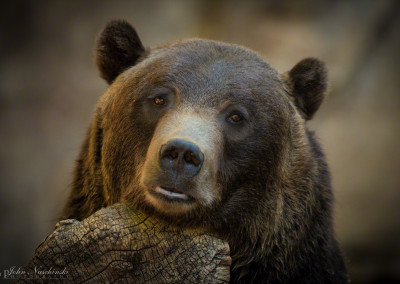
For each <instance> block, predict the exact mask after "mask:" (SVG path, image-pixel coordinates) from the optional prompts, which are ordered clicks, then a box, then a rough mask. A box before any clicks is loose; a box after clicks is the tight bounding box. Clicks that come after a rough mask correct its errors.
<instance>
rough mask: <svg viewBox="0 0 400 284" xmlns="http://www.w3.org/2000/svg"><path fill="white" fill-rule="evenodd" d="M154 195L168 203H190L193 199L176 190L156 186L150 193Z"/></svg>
mask: <svg viewBox="0 0 400 284" xmlns="http://www.w3.org/2000/svg"><path fill="white" fill-rule="evenodd" d="M150 193H152V194H153V195H155V196H156V197H158V198H161V199H163V200H166V201H181V202H182V201H183V202H190V201H192V199H193V198H192V197H191V196H189V195H187V194H185V193H183V192H182V191H179V190H177V189H176V188H170V187H162V186H156V187H155V188H154V189H152V190H151V191H150Z"/></svg>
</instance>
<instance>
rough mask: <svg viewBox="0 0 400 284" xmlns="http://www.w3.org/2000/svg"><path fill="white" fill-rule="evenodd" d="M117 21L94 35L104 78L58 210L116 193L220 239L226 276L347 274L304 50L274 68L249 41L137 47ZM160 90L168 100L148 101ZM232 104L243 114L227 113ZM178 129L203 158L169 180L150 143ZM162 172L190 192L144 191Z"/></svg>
mask: <svg viewBox="0 0 400 284" xmlns="http://www.w3.org/2000/svg"><path fill="white" fill-rule="evenodd" d="M126 25H127V23H125V22H119V21H114V22H111V23H110V24H109V25H107V27H106V29H105V31H104V32H103V33H102V34H101V36H100V40H99V41H98V51H99V52H98V60H97V62H98V65H99V70H100V72H101V75H102V77H103V78H105V79H106V80H107V81H108V82H110V83H111V85H110V87H109V89H108V90H107V92H106V93H105V94H104V95H103V97H102V98H101V100H100V102H99V104H98V107H97V110H96V113H95V118H94V120H93V122H92V124H91V126H90V128H89V131H88V134H87V137H86V139H85V143H84V146H83V148H82V152H81V155H80V158H79V160H78V163H77V168H76V172H75V178H74V183H73V188H72V191H71V195H70V197H69V200H68V201H67V204H66V206H65V209H64V213H63V216H62V218H75V219H83V218H85V217H87V216H89V215H91V214H92V213H93V212H95V211H96V210H98V209H100V208H102V207H105V206H108V205H111V204H113V203H116V202H121V201H124V202H128V203H130V204H133V205H134V206H136V208H137V209H139V210H143V211H145V212H146V213H147V214H149V215H157V216H158V217H159V218H161V219H163V220H165V221H167V222H170V223H172V224H175V225H176V226H181V227H185V228H196V227H197V228H199V227H200V228H203V229H206V230H207V231H208V232H209V233H213V234H216V235H218V236H219V237H221V238H224V239H226V240H227V241H228V242H229V244H230V247H231V254H232V259H233V264H232V273H231V281H232V282H234V283H239V282H243V283H249V282H254V283H259V282H265V283H274V282H288V283H289V282H296V283H343V282H346V279H347V274H346V269H345V266H344V263H343V259H342V256H341V252H340V250H339V247H338V244H337V242H336V239H335V234H334V230H333V222H332V202H333V197H332V191H331V185H330V176H329V171H328V168H327V164H326V162H325V158H324V155H323V153H322V151H321V149H320V146H319V145H318V143H317V142H316V140H315V138H314V136H313V134H312V133H310V131H308V130H307V127H306V125H305V120H308V119H311V117H312V116H313V115H314V113H315V112H316V110H317V109H318V107H319V105H320V104H321V102H322V100H323V97H324V94H325V91H326V84H327V83H326V69H325V67H324V65H323V63H322V62H320V61H319V60H317V59H305V60H303V61H301V62H299V63H298V64H297V65H296V66H295V67H294V68H293V69H292V70H291V71H289V72H288V73H286V74H283V75H280V74H278V73H277V72H276V71H275V70H274V69H273V68H272V67H270V66H269V65H268V64H267V63H266V62H265V61H264V60H262V59H261V58H260V57H259V56H258V55H257V54H255V53H254V52H252V51H250V50H248V49H246V48H243V47H239V46H235V45H229V44H224V43H220V42H214V41H206V40H186V41H180V42H176V43H171V44H167V45H163V46H159V47H156V48H153V49H148V50H146V51H144V48H143V45H142V44H141V43H140V40H139V39H138V37H137V34H136V32H132V30H133V28H128V27H127V26H126ZM126 30H128V32H126ZM133 31H134V30H133ZM116 42H117V43H118V48H115V43H116ZM121 42H122V43H123V44H121ZM125 49H126V50H125ZM109 58H111V59H112V61H110V60H109ZM115 58H117V59H118V60H116V59H115ZM121 58H122V59H121ZM116 62H119V65H118V64H117V63H116ZM110 70H111V71H110ZM123 70H125V71H123ZM117 75H118V76H117ZM157 95H162V96H163V97H164V98H165V99H166V101H167V102H168V103H167V104H166V105H164V106H163V107H158V106H155V105H154V104H153V100H152V98H153V97H154V96H157ZM238 112H239V113H240V114H241V115H242V116H243V120H242V121H241V122H240V123H238V124H235V123H231V122H229V117H230V116H231V115H232V113H238ZM176 137H178V138H180V139H185V140H187V141H189V142H191V143H195V144H197V146H198V147H199V149H200V151H202V153H204V156H205V158H204V163H203V165H202V168H201V171H200V172H199V174H197V175H196V176H194V177H192V178H185V177H181V176H179V175H178V177H177V178H176V180H174V183H171V178H170V176H169V175H168V174H167V172H165V171H163V170H161V169H160V166H159V164H158V162H157V161H158V155H159V154H158V152H159V150H158V149H161V146H162V145H164V144H165V143H166V142H167V141H168V140H170V139H172V138H176ZM160 184H161V185H165V184H173V186H174V187H176V188H178V189H180V190H181V191H184V192H186V194H188V195H189V196H191V197H192V198H193V199H194V202H187V203H179V202H169V201H168V202H167V201H165V200H164V199H159V198H158V197H157V196H156V195H151V194H150V193H149V192H150V191H149V190H150V189H151V188H153V187H154V186H156V185H160Z"/></svg>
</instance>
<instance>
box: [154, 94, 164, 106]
mask: <svg viewBox="0 0 400 284" xmlns="http://www.w3.org/2000/svg"><path fill="white" fill-rule="evenodd" d="M153 101H154V103H155V104H156V105H159V106H163V105H165V103H166V101H165V99H164V98H163V97H161V96H158V97H155V98H154V99H153Z"/></svg>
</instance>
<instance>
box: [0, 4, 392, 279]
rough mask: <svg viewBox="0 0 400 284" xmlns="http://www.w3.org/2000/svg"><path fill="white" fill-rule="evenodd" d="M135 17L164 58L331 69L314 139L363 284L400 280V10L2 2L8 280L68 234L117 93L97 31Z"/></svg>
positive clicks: (0, 162) (0, 104)
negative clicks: (60, 221) (75, 177)
mask: <svg viewBox="0 0 400 284" xmlns="http://www.w3.org/2000/svg"><path fill="white" fill-rule="evenodd" d="M113 18H124V19H126V20H128V21H129V22H131V23H132V24H133V25H134V26H135V27H136V29H137V31H138V33H139V35H140V37H141V39H142V41H143V43H144V44H145V45H146V46H151V45H155V44H159V43H164V42H166V41H172V40H177V39H181V38H186V37H203V38H210V39H217V40H221V41H226V42H231V43H237V44H241V45H245V46H248V47H250V48H252V49H254V50H255V51H257V52H258V53H259V54H261V55H262V56H263V57H264V58H265V59H266V60H267V61H268V62H269V63H271V64H272V65H273V66H275V67H276V68H277V69H278V70H279V71H281V72H284V71H287V70H289V69H290V68H291V67H292V66H294V64H295V63H297V62H298V61H299V60H301V59H302V58H304V57H307V56H315V57H318V58H320V59H322V60H324V61H325V62H326V63H327V66H328V69H329V71H330V84H331V85H330V89H331V91H330V95H329V97H328V98H327V99H326V100H325V102H324V104H323V105H322V108H321V109H320V111H319V112H318V113H317V115H316V116H315V118H314V119H313V121H311V123H310V127H311V128H312V129H314V130H316V132H317V134H318V136H319V138H320V141H321V143H322V145H323V147H324V149H325V151H326V153H327V157H328V161H329V163H330V166H331V169H332V175H333V185H334V189H335V194H336V200H337V201H336V211H335V214H336V215H335V223H336V228H337V234H338V238H339V240H340V242H341V245H342V247H343V249H344V251H345V252H346V255H347V264H348V268H349V272H350V275H351V278H352V279H353V282H354V283H374V282H378V281H382V280H386V281H396V280H397V281H400V222H399V221H400V220H399V217H400V171H399V170H400V139H399V138H400V125H399V122H400V111H399V110H400V93H399V91H400V83H399V82H400V80H399V79H400V78H399V74H400V72H399V71H400V52H399V51H400V1H396V0H394V1H389V0H387V1H386V0H384V1H373V0H363V1H361V0H360V1H317V0H306V1H296V0H293V1H255V0H252V1H229V2H228V1H211V0H203V1H175V0H166V1H155V0H151V1H106V0H104V1H22V0H18V1H0V133H1V136H0V169H1V171H0V189H1V193H0V272H3V270H4V269H9V268H10V267H11V266H23V265H25V264H26V263H27V261H28V260H29V258H30V257H31V256H32V255H33V252H34V249H35V248H36V247H37V245H39V243H40V242H41V241H42V240H43V239H44V238H45V237H46V235H47V234H49V233H50V232H51V231H52V230H53V228H54V224H55V220H56V219H57V217H58V215H59V213H60V211H61V209H62V207H63V204H64V201H65V199H66V196H67V194H68V188H69V183H70V182H71V177H72V171H73V167H74V160H75V159H76V157H77V155H78V152H79V149H80V145H81V143H82V141H83V137H84V134H85V131H86V128H87V126H88V125H89V122H90V120H91V117H92V113H93V110H94V106H95V104H96V102H97V100H98V98H99V96H100V95H101V94H102V93H103V92H104V90H105V89H106V87H107V86H106V84H105V82H103V81H102V80H101V79H100V78H99V76H98V72H97V69H96V67H95V64H94V63H93V57H94V56H93V55H94V54H93V46H94V40H95V38H96V36H97V34H98V32H99V31H100V30H101V29H102V27H103V26H104V24H105V23H106V22H107V21H108V20H110V19H113Z"/></svg>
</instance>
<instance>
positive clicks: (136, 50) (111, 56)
mask: <svg viewBox="0 0 400 284" xmlns="http://www.w3.org/2000/svg"><path fill="white" fill-rule="evenodd" d="M144 53H145V48H144V47H143V44H142V42H141V41H140V39H139V36H138V34H137V33H136V31H135V29H134V28H133V27H132V26H131V25H130V24H129V23H127V22H126V21H123V20H113V21H111V22H109V23H108V24H107V25H106V27H105V28H104V29H103V31H102V32H101V33H100V36H99V37H98V39H97V44H96V64H97V67H98V68H99V71H100V76H101V77H102V78H103V79H104V80H106V81H107V82H108V83H109V84H111V83H112V82H113V81H114V79H115V78H116V77H117V76H118V75H119V74H120V73H122V72H123V71H124V70H125V69H127V68H128V67H130V66H133V65H134V64H135V63H136V62H137V60H138V59H139V58H140V57H141V56H142V55H143V54H144Z"/></svg>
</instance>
